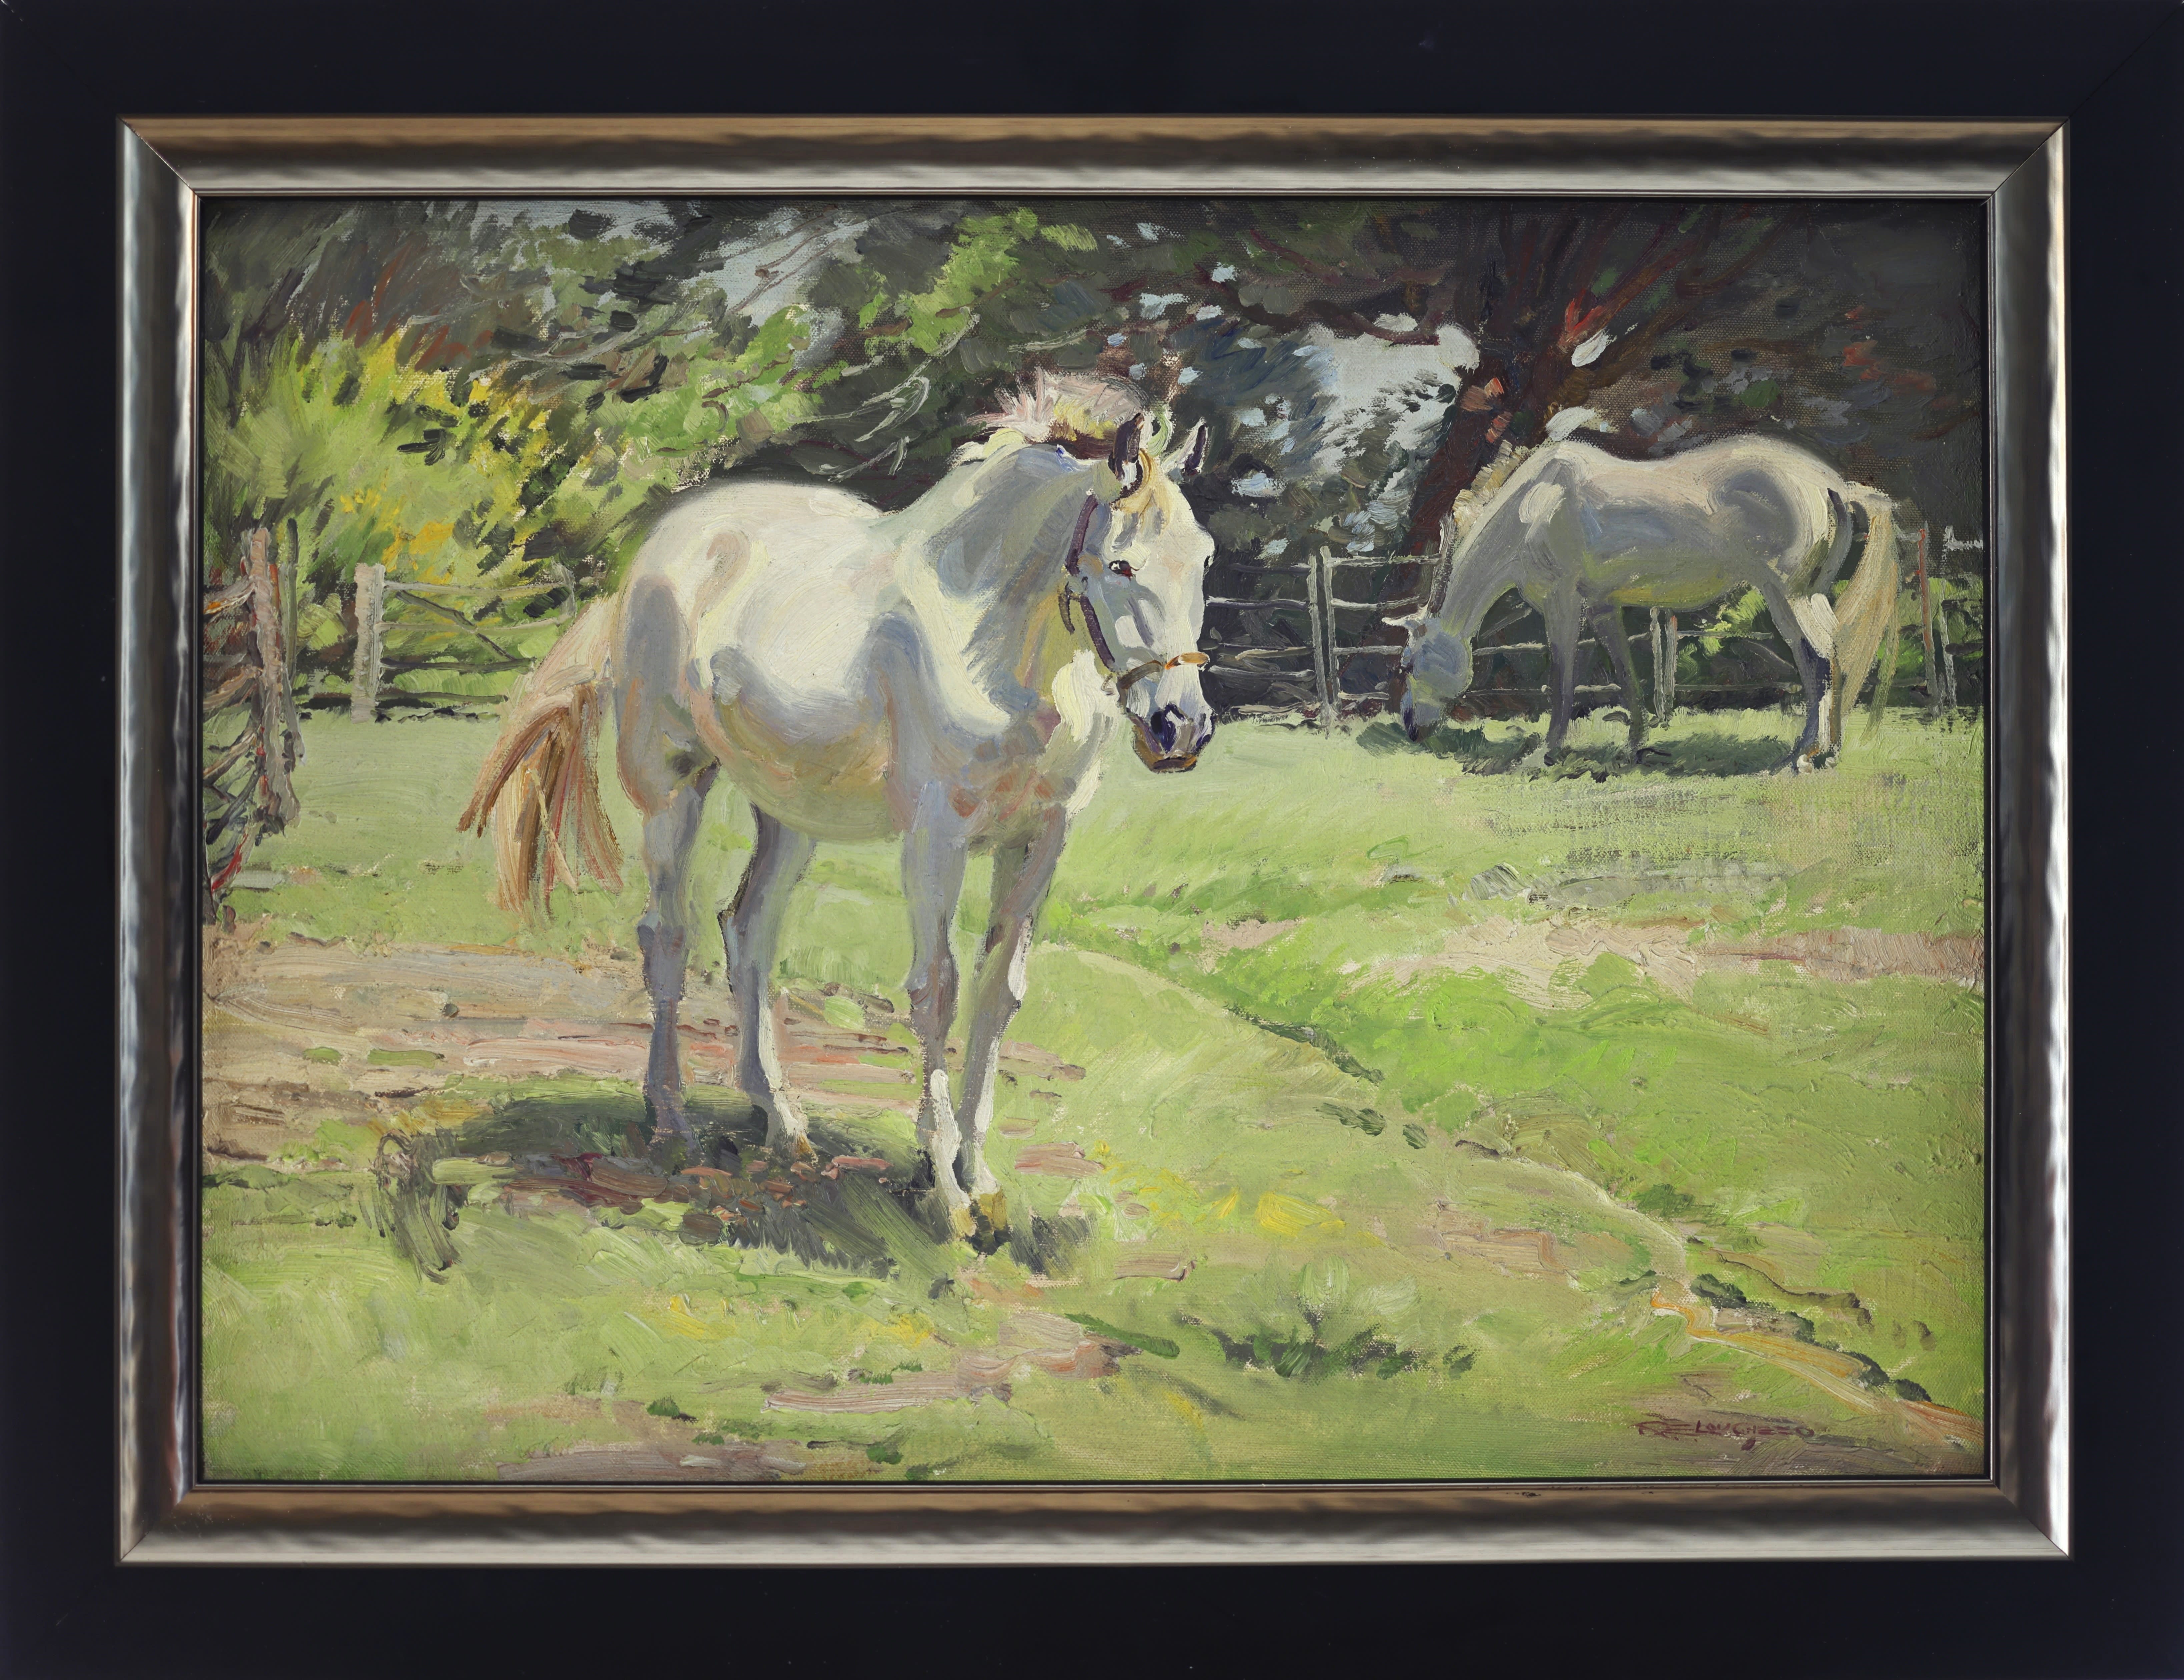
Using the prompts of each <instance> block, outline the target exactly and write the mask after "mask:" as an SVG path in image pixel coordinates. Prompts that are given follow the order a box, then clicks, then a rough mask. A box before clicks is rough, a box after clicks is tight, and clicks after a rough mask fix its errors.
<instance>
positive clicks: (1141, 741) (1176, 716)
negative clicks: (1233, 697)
mask: <svg viewBox="0 0 2184 1680" xmlns="http://www.w3.org/2000/svg"><path fill="white" fill-rule="evenodd" d="M1130 722H1131V724H1132V725H1133V727H1132V728H1131V731H1130V734H1131V741H1130V745H1133V746H1134V747H1135V748H1136V749H1137V751H1138V757H1139V760H1140V761H1142V762H1143V763H1144V764H1145V767H1146V768H1147V769H1148V770H1157V771H1160V772H1162V773H1168V772H1172V771H1177V770H1188V769H1190V767H1191V766H1193V765H1194V764H1195V763H1197V762H1198V755H1199V753H1200V752H1201V751H1203V750H1204V748H1205V745H1206V742H1208V741H1210V740H1212V739H1213V719H1212V716H1211V714H1207V715H1206V716H1204V717H1191V716H1190V714H1189V713H1187V712H1184V709H1183V708H1182V707H1181V706H1162V707H1161V708H1160V709H1159V710H1158V711H1156V712H1154V713H1153V715H1152V716H1151V718H1149V719H1147V720H1145V722H1142V723H1140V722H1139V720H1138V719H1137V718H1135V717H1133V718H1132V719H1131V720H1130Z"/></svg>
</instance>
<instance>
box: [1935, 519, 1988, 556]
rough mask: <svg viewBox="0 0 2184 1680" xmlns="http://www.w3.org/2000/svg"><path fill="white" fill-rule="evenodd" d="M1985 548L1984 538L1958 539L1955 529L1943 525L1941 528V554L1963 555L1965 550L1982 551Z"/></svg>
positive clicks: (1951, 526)
mask: <svg viewBox="0 0 2184 1680" xmlns="http://www.w3.org/2000/svg"><path fill="white" fill-rule="evenodd" d="M1985 547H1986V538H1984V537H1959V536H1958V534H1957V527H1955V526H1953V525H1944V526H1943V527H1942V553H1943V554H1963V553H1964V552H1965V551H1966V550H1970V549H1983V548H1985Z"/></svg>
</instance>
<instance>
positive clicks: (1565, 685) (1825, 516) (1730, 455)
mask: <svg viewBox="0 0 2184 1680" xmlns="http://www.w3.org/2000/svg"><path fill="white" fill-rule="evenodd" d="M1853 511H1858V512H1861V513H1863V514H1864V518H1865V526H1866V540H1865V547H1864V554H1863V555H1862V556H1861V558H1860V560H1859V562H1858V571H1857V572H1856V574H1855V575H1854V576H1853V578H1852V580H1851V584H1850V587H1849V589H1847V591H1846V592H1845V594H1844V595H1843V598H1842V600H1841V602H1840V603H1834V602H1831V601H1830V600H1829V598H1828V596H1827V594H1826V593H1825V592H1826V590H1827V589H1828V588H1829V586H1830V584H1832V583H1834V582H1835V579H1836V576H1837V574H1838V573H1839V572H1841V569H1842V565H1843V561H1845V560H1846V559H1847V557H1848V555H1849V553H1850V547H1851V542H1852V539H1853V533H1854V524H1853V517H1852V515H1853ZM1442 558H1443V566H1442V571H1441V574H1440V580H1439V584H1438V594H1439V596H1440V599H1439V600H1437V601H1436V602H1435V605H1434V606H1432V607H1430V608H1429V609H1427V610H1425V611H1419V612H1415V613H1412V614H1411V615H1410V616H1408V617H1404V618H1394V619H1390V620H1389V621H1388V622H1390V623H1391V624H1394V625H1396V626H1397V627H1398V628H1402V629H1404V630H1406V631H1407V632H1408V633H1409V638H1410V639H1409V645H1408V646H1407V648H1406V649H1405V650H1404V653H1403V661H1402V670H1403V674H1404V677H1405V678H1406V681H1405V685H1404V692H1403V727H1404V728H1405V729H1406V730H1407V732H1408V733H1409V734H1410V737H1411V739H1412V740H1423V739H1424V736H1425V735H1426V734H1427V733H1428V732H1429V731H1430V730H1431V729H1432V728H1433V727H1434V726H1435V724H1436V723H1439V722H1440V718H1441V716H1442V714H1443V713H1445V712H1446V710H1447V709H1448V707H1449V706H1451V705H1453V704H1454V703H1455V701H1456V700H1457V699H1459V698H1460V697H1461V696H1462V695H1463V693H1464V691H1465V690H1466V689H1468V688H1469V687H1470V686H1471V675H1472V641H1473V639H1474V637H1476V636H1477V634H1478V633H1479V621H1480V620H1481V619H1482V618H1483V617H1485V614H1486V610H1487V608H1488V607H1490V606H1492V605H1493V604H1494V602H1495V601H1496V600H1498V599H1499V598H1500V597H1501V596H1502V594H1504V593H1505V592H1507V590H1509V589H1517V590H1518V592H1519V593H1520V594H1523V596H1524V600H1526V601H1527V602H1529V604H1530V605H1531V606H1533V607H1534V608H1535V609H1536V610H1537V611H1539V613H1540V615H1541V617H1543V618H1544V619H1545V620H1546V632H1547V650H1548V662H1549V667H1550V674H1549V678H1548V682H1549V689H1550V699H1551V706H1552V710H1551V712H1550V716H1549V721H1548V725H1547V746H1546V751H1547V756H1548V757H1549V759H1550V760H1552V759H1553V758H1554V757H1555V756H1558V755H1559V754H1560V753H1561V751H1562V747H1563V737H1564V736H1565V735H1566V734H1568V729H1569V720H1570V709H1571V702H1572V698H1573V695H1574V684H1575V681H1576V664H1577V661H1576V654H1577V640H1578V635H1579V633H1580V628H1581V626H1582V624H1583V622H1585V620H1587V619H1590V620H1591V622H1592V624H1593V627H1594V633H1595V634H1596V636H1597V637H1598V638H1599V639H1600V641H1601V643H1602V645H1604V646H1605V647H1606V648H1607V651H1608V656H1609V657H1610V658H1611V659H1612V660H1613V662H1614V666H1615V672H1616V678H1617V680H1618V681H1619V683H1620V684H1622V687H1623V691H1624V699H1625V700H1626V702H1627V703H1628V705H1629V708H1630V750H1631V751H1632V752H1633V753H1635V751H1636V750H1637V748H1638V746H1639V745H1640V744H1641V742H1642V741H1643V740H1645V731H1646V721H1645V720H1646V713H1645V708H1644V706H1643V705H1642V704H1641V702H1640V700H1639V695H1638V686H1637V682H1636V678H1635V675H1634V673H1632V671H1631V668H1630V644H1629V643H1628V642H1627V641H1625V640H1624V634H1623V611H1622V610H1623V609H1624V607H1625V606H1655V607H1664V608H1668V609H1670V610H1672V611H1689V610H1691V608H1694V607H1699V606H1707V605H1708V603H1710V602H1713V601H1717V600H1720V599H1721V598H1722V597H1723V596H1724V595H1725V594H1729V593H1730V591H1732V590H1736V589H1758V591H1759V592H1760V594H1761V595H1762V596H1763V598H1764V599H1765V600H1766V602H1767V611H1768V613H1769V616H1770V617H1772V618H1773V619H1774V621H1775V629H1776V631H1777V632H1778V633H1780V635H1781V638H1782V639H1783V640H1784V641H1785V642H1786V643H1788V644H1789V645H1790V648H1791V651H1792V652H1793V653H1794V654H1795V655H1796V656H1797V673H1798V675H1799V677H1800V678H1802V681H1803V684H1804V689H1805V727H1804V729H1803V731H1802V733H1801V734H1799V736H1798V737H1797V745H1795V746H1793V747H1792V748H1791V753H1790V757H1789V759H1788V760H1787V761H1786V762H1790V763H1792V764H1796V765H1799V766H1801V767H1802V764H1803V763H1804V762H1806V761H1807V760H1808V759H1810V758H1813V757H1817V756H1821V755H1824V754H1825V753H1827V752H1829V751H1833V750H1839V749H1840V747H1841V740H1842V714H1843V712H1844V709H1845V707H1846V706H1847V705H1850V704H1854V703H1855V702H1856V700H1857V697H1858V689H1859V687H1860V686H1861V685H1862V684H1864V681H1865V677H1866V673H1868V672H1869V670H1871V669H1872V667H1873V661H1874V658H1875V654H1876V653H1877V652H1878V651H1879V650H1880V640H1881V637H1882V635H1883V633H1885V632H1886V629H1887V628H1888V627H1889V626H1890V625H1891V624H1892V623H1893V622H1894V620H1895V614H1896V600H1897V589H1898V588H1899V587H1900V581H1901V580H1900V577H1899V573H1898V569H1897V567H1898V562H1897V553H1896V537H1895V524H1894V513H1893V505H1892V503H1891V502H1890V500H1889V499H1888V498H1887V497H1886V495H1884V494H1881V493H1880V491H1878V490H1875V489H1873V488H1869V487H1868V486H1866V485H1864V484H1853V483H1847V482H1846V481H1845V480H1844V478H1843V477H1841V474H1839V473H1837V472H1836V471H1835V470H1834V469H1833V468H1832V467H1830V466H1828V465H1827V464H1826V463H1825V461H1822V460H1818V459H1817V458H1815V457H1814V456H1813V455H1808V454H1807V453H1806V452H1805V451H1804V450H1802V449H1797V448H1796V447H1794V446H1792V445H1791V444H1786V443H1782V442H1780V441H1778V440H1776V439H1774V438H1726V439H1724V440H1722V441H1720V442H1719V443H1712V444H1704V445H1702V446H1701V447H1699V448H1697V449H1687V450H1685V452H1684V453H1683V454H1681V455H1671V456H1669V457H1667V458H1666V459H1663V460H1640V461H1631V460H1619V459H1618V458H1617V457H1615V456H1613V455H1607V454H1605V453H1603V452H1602V451H1601V450H1599V449H1593V448H1591V447H1589V446H1588V445H1586V444H1578V443H1568V442H1565V443H1556V444H1547V445H1546V446H1545V447H1543V448H1541V449H1535V450H1533V451H1532V452H1531V454H1530V455H1528V456H1526V457H1525V458H1524V460H1523V461H1522V462H1521V463H1520V464H1519V465H1518V466H1517V467H1516V470H1515V471H1514V472H1512V473H1510V475H1509V477H1508V478H1507V482H1506V483H1503V484H1502V486H1501V488H1499V489H1498V490H1496V491H1495V492H1494V493H1493V494H1491V495H1490V498H1489V499H1488V500H1487V501H1486V502H1485V505H1484V506H1483V507H1481V508H1480V509H1479V511H1477V512H1476V513H1475V514H1474V515H1473V516H1471V518H1470V520H1469V521H1468V523H1467V524H1465V525H1464V526H1463V528H1462V529H1461V531H1460V532H1458V531H1457V530H1456V529H1455V528H1453V527H1451V529H1449V530H1447V531H1445V533H1444V542H1443V556H1442ZM1830 688H1832V703H1826V702H1828V701H1829V700H1830Z"/></svg>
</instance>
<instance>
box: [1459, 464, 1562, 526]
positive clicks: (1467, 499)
mask: <svg viewBox="0 0 2184 1680" xmlns="http://www.w3.org/2000/svg"><path fill="white" fill-rule="evenodd" d="M1538 447H1539V445H1538V444H1525V445H1524V447H1523V448H1521V449H1519V448H1517V447H1516V446H1514V445H1513V444H1502V448H1501V449H1500V450H1499V451H1498V452H1497V453H1496V455H1495V457H1494V459H1493V460H1490V461H1489V462H1487V463H1486V465H1485V467H1483V468H1482V469H1481V470H1480V471H1479V475H1478V477H1475V478H1474V479H1473V480H1472V481H1471V483H1468V484H1467V485H1466V486H1465V487H1464V488H1463V489H1461V490H1459V491H1457V493H1456V500H1455V501H1453V502H1452V503H1451V504H1450V505H1449V510H1448V511H1449V516H1450V517H1451V518H1452V519H1453V520H1455V521H1456V524H1457V530H1458V531H1459V532H1461V531H1462V530H1463V529H1464V527H1467V526H1468V525H1469V524H1470V523H1471V522H1472V521H1473V520H1474V519H1476V518H1477V517H1478V516H1479V513H1480V511H1482V510H1483V509H1484V508H1485V505H1487V503H1489V502H1490V501H1492V500H1494V497H1495V495H1496V493H1497V492H1498V491H1499V490H1500V489H1501V488H1502V486H1503V485H1504V484H1506V483H1508V482H1509V480H1510V478H1511V477H1512V476H1513V475H1514V473H1515V472H1516V471H1517V469H1518V467H1520V466H1523V465H1524V462H1525V460H1527V459H1528V458H1529V456H1530V455H1531V453H1532V451H1533V450H1534V449H1537V448H1538Z"/></svg>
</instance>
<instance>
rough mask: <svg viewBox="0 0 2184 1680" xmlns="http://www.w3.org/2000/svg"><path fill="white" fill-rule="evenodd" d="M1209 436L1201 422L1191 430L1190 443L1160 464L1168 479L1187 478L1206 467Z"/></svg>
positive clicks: (1203, 422) (1204, 424)
mask: <svg viewBox="0 0 2184 1680" xmlns="http://www.w3.org/2000/svg"><path fill="white" fill-rule="evenodd" d="M1209 435H1210V434H1209V433H1208V432H1207V430H1206V422H1205V421H1202V420H1201V421H1199V422H1198V424H1197V425H1196V426H1195V427H1192V428H1191V433H1190V442H1189V443H1187V444H1184V446H1183V447H1182V448H1181V449H1178V450H1177V451H1176V452H1175V453H1174V454H1173V455H1170V456H1168V457H1167V460H1163V461H1162V462H1161V466H1162V468H1163V469H1165V470H1166V472H1167V476H1168V477H1171V478H1188V477H1191V476H1192V475H1193V474H1194V473H1195V472H1197V471H1198V469H1199V468H1200V467H1201V466H1205V465H1206V440H1207V438H1208V436H1209Z"/></svg>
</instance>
